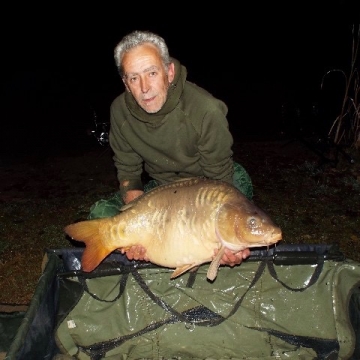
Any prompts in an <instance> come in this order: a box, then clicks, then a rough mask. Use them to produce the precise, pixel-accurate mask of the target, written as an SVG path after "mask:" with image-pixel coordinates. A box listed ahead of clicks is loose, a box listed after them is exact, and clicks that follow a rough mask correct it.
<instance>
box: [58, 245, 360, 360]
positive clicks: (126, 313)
mask: <svg viewBox="0 0 360 360" xmlns="http://www.w3.org/2000/svg"><path fill="white" fill-rule="evenodd" d="M119 255H120V254H119ZM116 256H117V255H116ZM329 258H330V257H329V256H328V255H326V254H325V255H324V254H320V255H319V253H317V252H316V251H313V250H312V251H295V252H294V251H290V252H281V251H279V252H276V253H270V255H269V256H267V257H266V256H263V255H261V256H259V257H257V256H256V254H255V255H254V253H253V255H252V259H251V260H250V261H245V262H243V263H242V264H241V265H240V266H237V267H234V268H229V267H220V269H219V273H218V276H217V278H216V279H215V281H214V282H212V283H211V282H210V281H207V280H206V272H207V267H208V265H206V264H205V265H202V266H200V267H199V268H198V270H197V271H196V272H192V273H186V274H184V275H182V276H180V277H179V278H176V279H173V280H170V275H171V272H172V270H169V269H165V268H160V267H156V266H153V265H151V264H148V263H142V262H135V264H134V262H128V263H129V264H125V265H123V264H121V262H119V261H118V259H116V261H115V262H109V263H110V264H112V266H107V265H106V264H102V265H101V266H100V267H99V268H98V269H97V270H95V271H94V272H92V273H87V274H86V273H82V272H80V271H75V272H70V273H64V274H59V275H58V281H59V311H58V321H57V327H56V330H55V341H56V344H57V346H58V348H59V349H60V350H61V352H62V353H63V354H64V356H65V357H64V358H71V359H182V360H183V359H356V357H353V356H354V354H355V353H356V354H359V352H358V351H359V347H358V345H357V344H358V343H359V341H358V340H359V339H358V338H359V329H358V324H359V312H360V308H359V303H360V301H359V300H358V299H359V286H360V264H359V263H357V262H355V261H352V260H346V259H343V258H342V257H341V256H340V257H336V256H335V258H334V259H335V260H328V259H329ZM289 259H290V260H289ZM293 263H298V265H296V264H293ZM279 264H280V265H279ZM354 294H355V295H354ZM350 313H352V314H350ZM356 327H357V328H356ZM356 356H357V355H356Z"/></svg>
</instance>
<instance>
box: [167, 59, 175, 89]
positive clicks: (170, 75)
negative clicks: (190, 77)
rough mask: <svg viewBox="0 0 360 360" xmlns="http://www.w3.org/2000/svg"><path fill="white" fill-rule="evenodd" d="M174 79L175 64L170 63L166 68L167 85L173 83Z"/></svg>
mask: <svg viewBox="0 0 360 360" xmlns="http://www.w3.org/2000/svg"><path fill="white" fill-rule="evenodd" d="M174 78H175V64H174V63H170V64H169V66H168V80H169V84H170V83H172V82H173V80H174Z"/></svg>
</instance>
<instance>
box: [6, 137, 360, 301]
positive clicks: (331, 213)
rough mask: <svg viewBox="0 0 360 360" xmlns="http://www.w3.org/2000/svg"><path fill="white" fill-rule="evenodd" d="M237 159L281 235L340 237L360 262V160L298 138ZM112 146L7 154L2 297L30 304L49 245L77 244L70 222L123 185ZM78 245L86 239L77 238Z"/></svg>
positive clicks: (242, 147)
mask: <svg viewBox="0 0 360 360" xmlns="http://www.w3.org/2000/svg"><path fill="white" fill-rule="evenodd" d="M234 150H235V160H237V161H238V162H240V163H241V164H243V166H245V168H246V169H247V170H248V172H249V173H250V175H251V177H252V180H253V185H254V194H255V195H254V202H255V203H257V204H258V205H259V206H260V207H261V208H263V209H264V210H266V211H267V212H268V213H269V215H270V216H271V217H272V218H273V220H274V221H275V222H276V223H277V224H278V225H279V226H280V227H281V228H282V231H283V242H286V243H291V244H295V243H299V244H301V243H308V244H338V245H339V247H340V250H341V251H342V252H343V253H344V254H345V255H346V257H348V258H351V259H353V260H356V261H360V255H359V254H360V205H359V204H360V202H359V200H360V165H359V163H360V159H359V154H358V153H352V156H353V157H354V159H355V163H354V164H350V163H349V162H348V161H347V159H345V158H341V157H340V161H339V162H338V163H337V164H336V166H332V165H331V164H330V165H329V163H327V162H326V161H325V162H324V161H322V159H321V157H319V156H318V155H317V154H315V153H314V152H313V151H312V150H310V149H309V148H308V147H306V146H304V144H302V143H301V142H299V141H296V140H295V141H283V140H276V141H260V142H255V141H251V142H237V143H236V144H235V147H234ZM111 157H112V154H111V152H110V150H105V149H104V148H102V147H100V146H99V145H96V146H90V147H86V149H80V150H79V149H78V150H76V151H73V152H71V153H70V152H67V153H66V152H63V153H59V154H52V155H51V156H46V155H44V156H42V157H40V158H39V156H35V157H31V156H27V157H26V158H24V157H21V158H14V159H7V160H6V161H4V162H3V163H2V164H1V165H0V218H1V225H0V256H1V257H0V288H1V292H0V303H3V304H28V303H29V301H30V300H31V297H32V294H33V293H34V291H35V288H36V285H37V282H38V279H39V277H40V275H41V265H42V259H43V255H44V250H45V249H48V248H64V247H73V246H76V243H73V242H70V241H69V239H67V238H66V236H65V234H64V232H63V228H64V226H65V225H67V224H70V223H73V222H75V221H78V220H81V219H85V218H86V217H87V215H88V212H89V209H90V207H91V205H92V204H93V203H94V202H95V201H97V200H99V199H100V198H107V197H109V196H110V195H111V194H112V193H113V192H114V191H116V189H117V187H118V184H117V180H116V176H115V169H114V167H113V162H112V158H111ZM79 245H80V244H79Z"/></svg>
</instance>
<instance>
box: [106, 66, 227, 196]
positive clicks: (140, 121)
mask: <svg viewBox="0 0 360 360" xmlns="http://www.w3.org/2000/svg"><path fill="white" fill-rule="evenodd" d="M173 62H174V63H175V78H174V81H173V83H172V84H171V85H170V88H169V93H168V98H167V100H166V102H165V104H164V106H163V107H162V109H161V110H160V111H159V112H157V113H155V114H148V113H146V112H145V111H144V110H143V109H142V108H141V107H140V106H139V105H138V104H137V103H136V101H135V99H134V98H133V96H132V95H131V94H130V93H128V92H124V93H122V94H121V95H120V96H118V97H117V98H116V99H115V100H114V101H113V103H112V104H111V108H110V133H109V142H110V146H111V148H112V150H113V152H114V157H113V159H114V164H115V167H116V169H117V177H118V180H119V182H120V193H121V195H122V196H123V195H124V193H125V192H126V191H128V190H133V189H140V190H142V189H143V184H142V180H141V179H142V173H143V170H145V171H146V172H147V173H148V175H149V176H150V177H151V178H153V179H154V180H156V181H157V182H158V183H159V184H165V183H168V182H171V181H174V180H177V179H180V178H187V177H192V176H205V177H207V178H211V179H217V180H224V181H227V182H229V183H232V177H233V172H234V169H233V160H232V155H233V151H232V145H233V138H232V135H231V133H230V131H229V125H228V121H227V118H226V115H227V110H228V109H227V106H226V105H225V104H224V103H223V102H222V101H221V100H218V99H216V98H215V97H213V96H212V95H211V94H210V93H208V92H207V91H206V90H204V89H202V88H201V87H199V86H197V85H195V84H193V83H191V82H189V81H187V80H186V77H187V70H186V68H185V67H184V66H182V65H181V64H180V63H179V62H178V61H177V60H175V59H173ZM124 180H129V183H128V184H129V185H128V186H126V187H123V186H122V185H121V184H122V182H123V181H124Z"/></svg>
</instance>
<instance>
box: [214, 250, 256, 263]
mask: <svg viewBox="0 0 360 360" xmlns="http://www.w3.org/2000/svg"><path fill="white" fill-rule="evenodd" d="M216 254H217V251H216V253H215V255H216ZM249 256H250V249H244V250H241V251H239V252H237V253H235V254H234V253H232V251H231V250H229V249H225V253H224V255H223V257H222V258H221V261H220V265H228V266H230V267H234V266H235V265H239V264H241V262H242V261H243V260H245V259H246V258H248V257H249Z"/></svg>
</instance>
